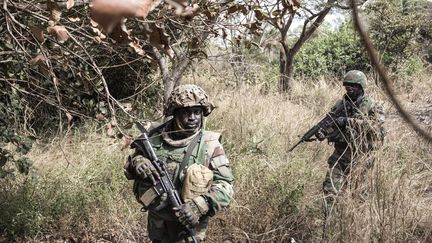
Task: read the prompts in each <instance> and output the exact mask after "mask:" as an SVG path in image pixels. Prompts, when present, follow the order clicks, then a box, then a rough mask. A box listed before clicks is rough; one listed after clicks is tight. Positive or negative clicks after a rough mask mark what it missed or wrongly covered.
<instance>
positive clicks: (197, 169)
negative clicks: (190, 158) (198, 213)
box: [182, 164, 213, 202]
mask: <svg viewBox="0 0 432 243" xmlns="http://www.w3.org/2000/svg"><path fill="white" fill-rule="evenodd" d="M212 180H213V172H212V171H211V170H210V169H209V168H207V167H205V166H203V165H200V164H192V165H191V166H189V168H188V169H187V171H186V175H185V178H184V180H183V189H182V198H183V201H185V202H187V201H189V200H192V199H193V198H196V197H198V196H201V195H204V194H206V193H207V192H208V191H209V189H210V187H211V184H212Z"/></svg>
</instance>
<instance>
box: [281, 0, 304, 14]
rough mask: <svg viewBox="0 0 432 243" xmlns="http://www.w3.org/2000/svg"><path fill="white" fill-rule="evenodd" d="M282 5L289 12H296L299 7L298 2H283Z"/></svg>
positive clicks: (287, 0)
mask: <svg viewBox="0 0 432 243" xmlns="http://www.w3.org/2000/svg"><path fill="white" fill-rule="evenodd" d="M282 5H283V6H284V8H287V9H288V10H289V11H290V12H293V11H296V10H297V9H298V8H299V7H300V0H283V1H282Z"/></svg>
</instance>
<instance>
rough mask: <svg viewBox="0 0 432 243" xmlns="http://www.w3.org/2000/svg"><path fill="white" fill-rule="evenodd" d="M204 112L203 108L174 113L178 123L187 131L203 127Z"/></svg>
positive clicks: (184, 109) (178, 110) (189, 108)
mask: <svg viewBox="0 0 432 243" xmlns="http://www.w3.org/2000/svg"><path fill="white" fill-rule="evenodd" d="M202 115H203V110H202V107H199V106H198V107H186V108H181V109H177V110H176V111H175V112H174V116H175V117H176V120H177V122H179V123H181V124H180V125H181V127H183V128H185V129H193V130H194V129H196V128H197V127H201V123H202V117H203V116H202Z"/></svg>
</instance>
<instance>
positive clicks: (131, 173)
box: [125, 85, 234, 242]
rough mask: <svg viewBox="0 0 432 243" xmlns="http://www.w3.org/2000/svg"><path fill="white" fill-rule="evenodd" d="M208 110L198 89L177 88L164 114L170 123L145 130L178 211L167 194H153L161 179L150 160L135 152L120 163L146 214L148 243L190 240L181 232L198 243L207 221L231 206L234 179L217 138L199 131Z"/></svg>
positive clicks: (204, 95) (210, 104)
mask: <svg viewBox="0 0 432 243" xmlns="http://www.w3.org/2000/svg"><path fill="white" fill-rule="evenodd" d="M213 108H214V106H213V104H212V103H211V102H210V101H209V99H208V96H207V94H206V93H205V92H204V90H203V89H202V88H200V87H198V86H196V85H181V86H178V87H177V88H175V89H174V91H173V92H172V93H171V96H170V98H169V100H168V102H167V105H166V107H165V110H164V114H165V116H166V117H171V116H172V119H169V120H168V121H167V122H165V123H163V124H161V125H158V126H153V128H151V129H150V131H149V134H148V135H149V136H148V137H149V142H150V144H151V146H152V148H153V149H154V154H155V155H156V156H157V158H158V159H159V160H162V161H164V165H166V170H167V172H168V173H167V174H168V175H169V176H168V177H169V178H170V179H171V182H172V185H173V187H174V188H175V189H176V193H178V195H180V197H181V198H180V199H179V202H180V204H179V205H178V206H173V204H172V203H171V201H170V199H171V197H170V196H169V195H167V194H166V193H159V192H158V189H157V187H156V186H155V185H156V184H157V182H158V180H160V178H161V177H162V175H161V174H159V173H158V169H157V168H155V164H154V163H152V161H150V159H151V158H150V157H151V156H148V155H147V154H145V153H143V152H142V151H140V150H138V149H136V150H135V153H134V154H133V155H132V156H129V158H128V161H127V163H126V164H125V174H126V177H127V178H128V179H133V180H134V189H133V191H134V194H135V196H136V198H137V200H138V201H139V202H140V203H141V204H142V205H143V208H144V209H145V210H147V211H148V225H147V229H148V233H149V238H150V239H151V241H152V242H181V241H182V240H186V241H190V240H187V239H188V237H185V234H186V233H188V232H185V231H189V234H190V233H191V232H192V235H193V237H192V238H194V240H192V241H191V242H199V241H203V240H204V239H205V233H206V230H207V226H208V220H209V217H211V216H213V215H215V214H216V213H217V212H218V211H220V210H221V209H223V208H225V207H227V206H228V205H229V204H230V202H231V199H232V197H233V186H232V183H233V180H234V178H233V174H232V172H231V168H230V165H229V162H228V159H227V157H226V155H225V152H224V150H223V148H222V145H221V144H220V134H219V133H215V132H210V131H205V130H204V117H207V116H208V115H209V114H210V113H211V112H212V110H213ZM149 158H150V159H149ZM156 167H157V165H156ZM158 194H161V195H158ZM195 239H196V240H195Z"/></svg>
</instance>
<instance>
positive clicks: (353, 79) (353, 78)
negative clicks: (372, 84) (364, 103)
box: [343, 70, 367, 90]
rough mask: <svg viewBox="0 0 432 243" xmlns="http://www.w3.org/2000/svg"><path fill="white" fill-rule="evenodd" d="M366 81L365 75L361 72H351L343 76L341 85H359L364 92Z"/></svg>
mask: <svg viewBox="0 0 432 243" xmlns="http://www.w3.org/2000/svg"><path fill="white" fill-rule="evenodd" d="M366 80H367V78H366V75H365V74H364V73H363V72H362V71H358V70H351V71H349V72H347V73H346V74H345V76H344V78H343V84H344V85H345V84H359V85H360V86H361V87H362V89H363V90H365V89H366Z"/></svg>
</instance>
